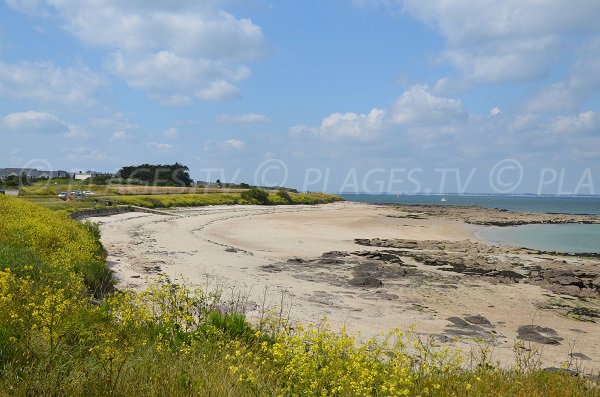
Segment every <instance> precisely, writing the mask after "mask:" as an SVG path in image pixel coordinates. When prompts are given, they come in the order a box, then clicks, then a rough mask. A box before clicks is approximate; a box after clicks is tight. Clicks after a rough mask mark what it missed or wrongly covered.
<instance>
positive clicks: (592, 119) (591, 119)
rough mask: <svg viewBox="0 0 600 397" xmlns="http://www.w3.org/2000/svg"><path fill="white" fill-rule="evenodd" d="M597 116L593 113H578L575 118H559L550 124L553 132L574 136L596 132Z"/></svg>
mask: <svg viewBox="0 0 600 397" xmlns="http://www.w3.org/2000/svg"><path fill="white" fill-rule="evenodd" d="M599 127H600V126H599V125H598V116H597V114H596V113H595V112H593V111H587V112H582V113H579V114H578V115H575V116H559V117H557V118H556V120H554V122H553V123H552V124H551V126H550V128H551V130H552V131H553V132H556V133H559V134H576V133H580V132H590V131H595V130H598V128H599Z"/></svg>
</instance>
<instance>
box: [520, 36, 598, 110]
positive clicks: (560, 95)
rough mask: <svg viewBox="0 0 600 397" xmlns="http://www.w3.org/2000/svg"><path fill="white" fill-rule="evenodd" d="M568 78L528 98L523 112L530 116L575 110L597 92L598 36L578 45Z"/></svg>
mask: <svg viewBox="0 0 600 397" xmlns="http://www.w3.org/2000/svg"><path fill="white" fill-rule="evenodd" d="M575 56H576V61H575V62H574V64H573V65H572V67H571V69H570V71H569V73H568V76H567V77H566V78H565V79H564V80H563V81H560V82H558V83H555V84H552V85H551V86H549V87H546V88H545V89H544V90H542V91H541V92H540V93H539V94H538V95H537V96H535V97H534V98H532V99H531V100H530V101H529V103H528V105H527V109H528V110H529V111H533V112H547V111H564V110H565V109H566V110H575V109H577V107H578V106H579V105H580V104H581V103H583V102H584V101H585V100H586V99H588V98H589V97H590V96H591V95H594V94H595V93H597V92H598V91H600V75H599V74H598V72H597V71H598V70H600V36H597V37H594V38H593V39H591V40H589V41H588V42H586V43H585V44H583V45H581V46H580V47H579V49H578V50H577V51H576V54H575Z"/></svg>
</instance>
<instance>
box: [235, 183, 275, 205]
mask: <svg viewBox="0 0 600 397" xmlns="http://www.w3.org/2000/svg"><path fill="white" fill-rule="evenodd" d="M240 196H241V197H242V199H244V200H245V201H248V202H250V203H252V204H263V205H267V204H271V201H270V200H269V192H267V191H266V190H265V189H261V188H258V187H253V188H252V189H250V190H246V191H245V192H242V194H241V195H240Z"/></svg>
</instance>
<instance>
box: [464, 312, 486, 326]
mask: <svg viewBox="0 0 600 397" xmlns="http://www.w3.org/2000/svg"><path fill="white" fill-rule="evenodd" d="M465 320H467V321H468V322H470V323H471V324H477V325H484V326H488V327H491V326H492V323H491V322H490V320H488V319H487V318H485V317H483V316H482V315H479V314H476V315H474V316H467V317H465Z"/></svg>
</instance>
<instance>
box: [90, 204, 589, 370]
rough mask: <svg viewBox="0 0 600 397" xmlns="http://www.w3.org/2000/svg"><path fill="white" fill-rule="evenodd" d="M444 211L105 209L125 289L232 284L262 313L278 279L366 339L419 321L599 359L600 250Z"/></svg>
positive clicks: (294, 299)
mask: <svg viewBox="0 0 600 397" xmlns="http://www.w3.org/2000/svg"><path fill="white" fill-rule="evenodd" d="M436 211H437V210H435V209H434V210H433V211H429V212H428V211H427V208H421V207H406V208H401V209H398V208H394V207H388V206H377V205H366V204H357V203H336V204H329V205H321V206H293V207H286V206H280V207H257V206H214V207H201V208H193V209H178V210H174V211H172V215H170V216H165V215H151V214H140V213H127V214H120V215H114V216H110V217H103V218H93V220H94V221H97V222H99V223H100V224H101V230H102V236H103V237H102V242H103V244H104V245H105V247H106V249H107V250H108V253H109V257H108V260H109V264H110V266H111V267H112V269H113V270H114V271H115V275H116V277H117V278H118V280H119V284H118V286H119V288H143V287H144V285H145V284H146V283H148V282H149V281H148V280H147V279H146V277H147V276H155V275H158V274H162V275H165V276H167V277H168V278H169V279H170V280H171V281H176V282H181V281H182V280H186V282H188V283H191V284H192V285H195V286H201V287H205V286H206V285H209V287H211V286H212V287H214V286H215V285H219V286H222V287H224V288H225V289H226V290H236V291H242V293H244V294H247V295H248V298H249V300H250V301H251V304H250V306H249V307H250V312H249V313H248V315H249V316H250V317H251V318H252V317H253V316H256V315H257V313H258V310H259V309H258V307H260V306H261V305H262V301H263V297H264V296H265V295H264V294H265V292H264V291H265V290H266V291H267V293H266V297H267V299H266V300H267V301H266V304H267V305H269V306H274V305H279V303H280V300H281V296H282V292H283V293H284V294H285V296H286V297H287V298H286V302H287V303H290V302H291V305H292V308H291V316H292V318H293V319H294V320H297V321H300V322H319V321H320V320H321V319H322V318H324V317H327V319H328V321H329V322H330V323H331V324H332V325H333V326H334V327H337V326H340V325H345V326H346V328H347V329H348V330H350V331H351V332H355V333H360V334H361V335H362V336H364V337H371V336H374V335H377V334H378V333H380V332H385V331H388V330H391V329H392V328H395V327H399V328H401V329H407V328H408V327H411V326H413V327H414V329H415V330H416V331H417V332H419V333H423V334H428V335H432V336H434V337H435V338H436V339H437V340H439V341H442V342H444V341H448V340H450V339H454V338H455V337H457V336H458V337H461V338H462V340H463V341H462V342H460V343H459V345H460V346H462V347H464V348H465V349H467V350H468V349H469V346H470V345H471V342H469V340H470V338H485V339H487V340H489V341H490V343H492V344H494V345H495V348H494V352H493V359H494V360H498V361H500V362H502V363H504V364H507V365H508V364H509V363H511V362H512V360H513V357H514V354H513V345H514V343H515V341H517V340H518V339H517V338H521V339H522V340H525V341H529V340H534V341H537V342H533V343H534V345H535V346H539V347H541V348H543V360H544V364H545V366H559V365H561V364H562V363H564V362H566V361H569V360H570V356H569V353H581V354H583V356H579V358H578V360H580V361H581V363H582V364H583V366H584V367H585V368H587V369H588V370H591V369H593V368H595V369H598V368H599V367H600V332H599V331H598V329H599V324H598V323H600V317H599V318H596V317H595V315H596V314H599V315H600V304H599V292H600V290H596V289H595V287H596V284H594V283H596V282H597V281H596V278H594V277H597V276H598V273H597V271H600V261H599V259H598V258H581V257H564V256H561V255H557V254H548V253H539V252H535V251H529V250H520V249H514V248H511V249H508V248H507V249H504V248H502V247H492V246H490V245H487V244H486V243H485V242H482V241H480V240H478V239H477V238H476V237H475V233H476V232H477V230H479V229H480V228H481V227H483V226H482V225H473V224H468V223H465V222H468V221H469V219H467V218H468V217H470V218H473V219H490V216H491V217H492V218H493V216H494V215H493V214H491V215H490V213H486V214H484V215H481V214H479V213H477V211H478V210H477V209H470V210H464V209H463V210H461V211H462V212H461V211H459V214H458V215H457V213H456V212H450V213H448V212H446V213H439V211H438V212H436ZM485 211H489V210H485ZM460 214H462V215H460ZM497 215H498V216H502V217H505V218H507V219H511V214H510V213H508V214H507V213H506V212H503V213H502V214H497ZM474 223H477V222H474ZM564 268H568V269H572V268H576V269H580V270H581V271H580V272H579V273H577V274H572V273H569V274H563V273H561V271H562V270H561V269H564ZM584 270H585V271H584ZM588 276H589V277H588ZM569 277H570V278H569ZM586 277H587V278H586ZM588 278H589V280H588ZM598 281H600V278H598ZM581 283H583V284H581ZM531 325H535V326H538V327H541V328H535V327H533V328H532V327H529V328H527V327H526V326H531ZM524 327H525V328H524ZM572 345H573V346H574V347H572ZM588 358H589V360H588Z"/></svg>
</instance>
